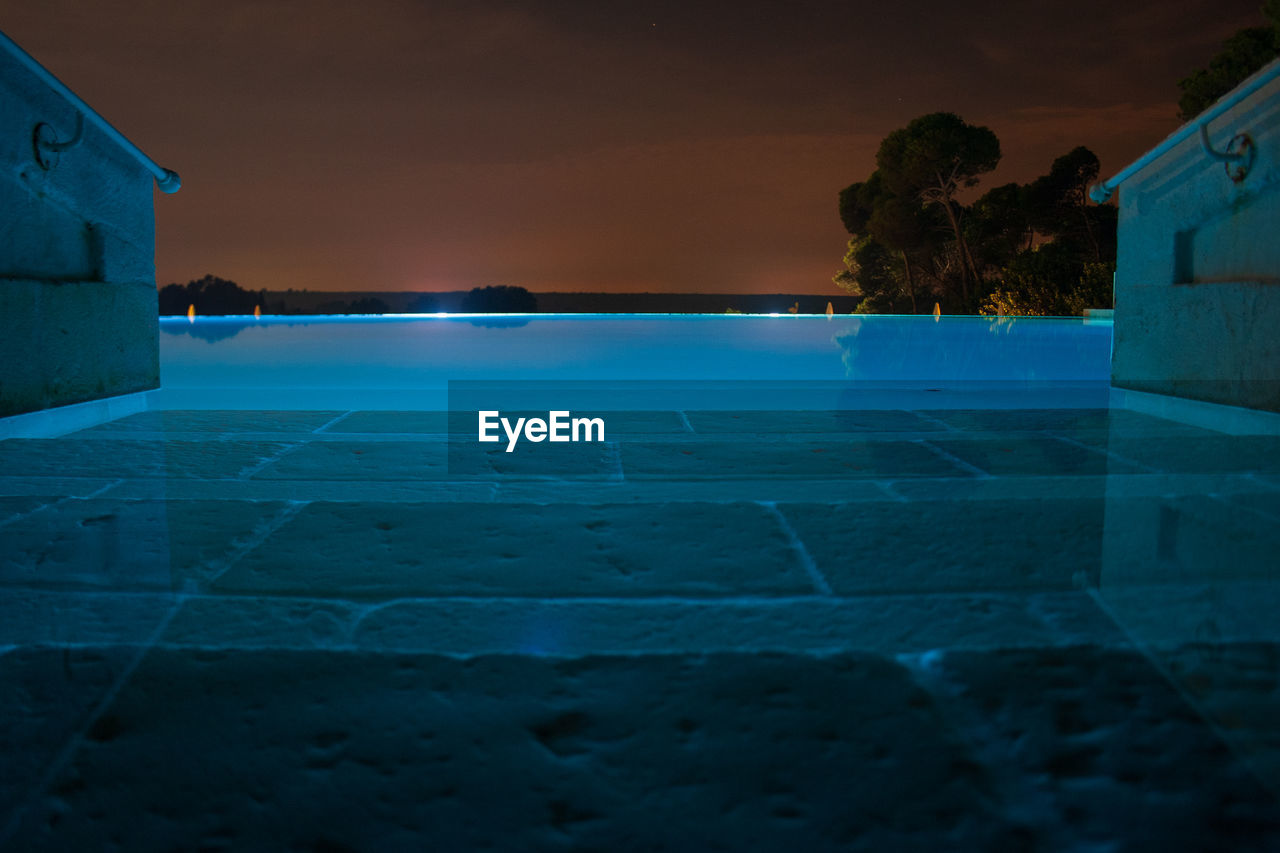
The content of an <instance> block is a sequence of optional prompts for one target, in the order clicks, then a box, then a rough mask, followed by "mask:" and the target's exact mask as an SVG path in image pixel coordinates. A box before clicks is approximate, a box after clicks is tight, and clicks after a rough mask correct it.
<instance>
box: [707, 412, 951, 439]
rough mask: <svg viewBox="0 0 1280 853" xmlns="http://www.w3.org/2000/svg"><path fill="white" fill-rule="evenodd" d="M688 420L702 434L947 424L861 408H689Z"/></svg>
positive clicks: (918, 428) (928, 428)
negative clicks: (806, 409)
mask: <svg viewBox="0 0 1280 853" xmlns="http://www.w3.org/2000/svg"><path fill="white" fill-rule="evenodd" d="M686 414H687V415H688V418H689V423H690V424H691V425H692V426H693V428H694V429H695V430H696V431H697V432H698V433H700V434H715V433H769V434H784V435H785V434H794V433H815V432H816V433H846V432H938V431H942V430H945V429H946V427H945V426H943V425H941V424H939V423H937V422H936V421H934V420H932V419H929V418H924V417H921V416H920V415H918V414H916V413H915V412H907V411H902V410H900V409H899V410H889V411H876V410H868V411H862V410H857V409H849V410H838V411H825V412H824V411H778V410H774V411H759V412H733V411H719V412H717V411H707V412H687V413H686Z"/></svg>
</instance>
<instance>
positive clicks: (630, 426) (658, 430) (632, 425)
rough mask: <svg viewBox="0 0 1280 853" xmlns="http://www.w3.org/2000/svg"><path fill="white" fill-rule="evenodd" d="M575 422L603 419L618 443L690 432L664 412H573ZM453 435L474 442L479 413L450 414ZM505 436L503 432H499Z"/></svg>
mask: <svg viewBox="0 0 1280 853" xmlns="http://www.w3.org/2000/svg"><path fill="white" fill-rule="evenodd" d="M500 415H501V417H504V418H506V419H507V420H508V421H509V422H510V423H512V424H515V423H516V422H517V419H518V418H541V419H542V420H546V419H547V410H546V409H542V410H540V411H532V410H525V409H513V410H511V411H508V410H506V409H503V410H502V411H501V413H500ZM569 417H570V419H573V418H600V419H601V420H603V421H604V425H605V439H606V440H610V439H617V438H619V437H621V436H625V435H684V434H688V433H689V431H688V429H687V428H686V427H685V425H684V421H683V420H681V418H680V413H679V412H674V411H666V410H662V409H633V410H626V409H619V410H614V409H604V410H595V409H580V410H579V409H574V410H572V411H571V412H570V415H569ZM449 425H450V432H451V433H452V434H453V435H455V436H463V437H466V438H469V439H472V440H474V439H475V436H476V434H477V433H478V432H479V417H478V413H477V412H475V411H470V410H463V411H457V412H450V413H449ZM496 431H497V434H499V435H501V434H502V428H501V427H498V428H497V430H496Z"/></svg>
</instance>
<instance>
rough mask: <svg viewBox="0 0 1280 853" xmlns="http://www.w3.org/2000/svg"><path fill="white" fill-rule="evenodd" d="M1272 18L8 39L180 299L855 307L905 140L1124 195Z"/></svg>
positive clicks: (809, 11)
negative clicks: (923, 140) (942, 135)
mask: <svg viewBox="0 0 1280 853" xmlns="http://www.w3.org/2000/svg"><path fill="white" fill-rule="evenodd" d="M1258 5H1259V2H1258V0H1191V1H1190V2H1168V1H1167V0H1166V2H1126V0H1071V2H1057V0H1053V2H1027V3H1017V4H1015V3H1009V2H1007V0H998V2H997V0H989V2H968V3H955V2H947V3H921V2H884V0H878V2H860V0H843V2H820V3H809V2H803V0H800V1H799V2H797V0H792V2H767V3H766V2H754V0H745V2H744V0H738V2H734V3H714V4H713V3H697V2H690V0H671V2H668V1H667V0H663V1H662V2H634V3H630V4H616V3H609V2H603V0H596V2H547V1H546V0H537V2H534V0H527V2H519V0H515V2H488V0H469V2H457V3H442V2H412V0H367V2H360V3H357V2H352V0H296V2H277V0H270V2H268V1H267V0H259V2H243V0H183V2H180V3H176V2H173V0H156V2H111V3H92V4H86V3H83V2H81V0H41V2H38V3H37V2H19V0H3V3H0V9H2V10H3V11H2V14H0V28H3V29H4V30H5V31H6V32H7V33H8V34H9V35H10V36H11V37H12V38H13V39H14V40H15V41H17V42H18V43H19V44H20V45H22V46H23V47H24V48H25V49H26V50H27V51H28V52H29V53H31V54H32V55H33V56H34V57H35V58H36V59H37V60H39V61H40V62H42V63H43V64H44V65H45V66H46V67H48V68H49V69H50V70H51V71H53V73H54V74H56V75H58V76H59V77H60V78H61V79H62V80H63V81H64V82H66V83H67V84H68V85H69V86H71V88H72V89H74V90H75V91H76V92H77V93H78V94H80V95H81V96H82V97H83V98H84V99H85V100H87V101H88V102H89V103H90V104H91V105H92V106H94V107H95V108H96V109H97V110H98V111H99V112H101V113H102V114H103V115H104V116H105V117H106V118H107V119H108V120H109V121H111V122H112V123H114V124H115V125H116V126H117V127H118V128H120V130H122V131H123V132H124V133H125V135H126V136H128V137H129V138H130V139H132V140H133V141H134V142H135V143H137V144H138V145H139V146H140V147H141V148H142V149H143V150H144V151H146V152H147V153H148V154H150V155H151V156H152V158H153V159H155V160H156V161H157V162H158V163H160V164H161V165H163V166H167V167H169V168H173V169H175V170H177V171H178V172H180V173H181V175H182V179H183V189H182V191H181V192H179V193H178V194H177V195H174V196H163V195H160V194H159V193H157V196H156V225H157V235H156V277H157V281H158V282H159V283H160V284H162V285H163V284H165V283H168V282H170V281H186V280H188V279H191V278H198V277H200V276H202V275H204V274H205V273H213V274H215V275H219V276H222V277H224V278H230V279H233V280H235V281H238V282H239V283H240V284H241V285H243V286H245V287H247V288H251V289H255V290H256V289H260V288H267V289H272V290H277V289H285V288H289V287H294V288H304V287H306V288H310V289H312V290H453V289H465V288H470V287H474V286H478V285H489V284H513V285H521V286H524V287H527V288H529V289H530V290H535V291H538V290H614V291H637V290H650V291H702V292H713V291H716V292H744V293H745V292H771V291H792V292H803V293H827V292H831V293H836V292H838V291H837V290H836V289H835V286H834V285H833V284H832V283H831V276H832V275H833V274H834V273H835V272H836V271H837V270H838V269H840V268H841V266H842V265H841V263H840V259H841V256H842V255H843V253H844V245H845V240H846V235H845V234H844V230H843V228H842V227H841V225H840V221H839V217H838V215H837V212H836V195H837V193H838V192H839V190H840V189H841V188H843V187H844V186H846V185H848V184H849V183H852V182H853V181H857V180H862V179H864V178H865V177H866V176H867V175H868V174H869V173H870V172H871V170H872V169H873V168H874V156H875V150H876V148H877V146H878V144H879V142H880V140H881V139H882V138H883V137H884V136H885V134H887V133H888V132H890V131H892V130H894V129H896V128H898V127H901V126H902V125H904V124H906V123H907V122H908V121H910V120H911V119H912V118H914V117H916V116H918V115H922V114H924V113H929V112H934V111H938V110H947V111H951V112H956V113H958V114H960V115H961V116H962V117H964V118H965V119H966V120H967V121H969V122H972V123H978V124H985V125H987V126H989V127H990V128H991V129H992V130H994V131H995V132H996V134H997V135H998V136H999V137H1000V141H1001V145H1002V148H1003V150H1004V159H1003V161H1002V162H1001V165H1000V168H999V169H998V170H997V172H995V173H994V174H993V175H990V176H988V177H987V178H986V179H985V180H984V182H983V185H982V186H983V187H991V186H995V185H997V184H999V183H1004V182H1007V181H1025V180H1029V179H1031V178H1034V177H1035V176H1037V175H1039V174H1041V173H1043V172H1045V171H1047V170H1048V167H1049V164H1050V162H1051V161H1052V160H1053V158H1054V157H1056V156H1058V155H1060V154H1063V153H1065V152H1066V151H1068V150H1070V149H1071V148H1072V147H1074V146H1076V145H1087V146H1089V147H1090V148H1092V149H1093V150H1094V151H1095V152H1096V153H1097V154H1098V156H1099V157H1100V158H1101V160H1102V164H1103V171H1104V172H1105V173H1106V174H1107V176H1109V175H1110V174H1111V173H1113V172H1115V171H1118V170H1119V169H1120V168H1122V167H1123V166H1125V165H1127V163H1128V162H1129V161H1130V160H1132V159H1134V158H1136V157H1137V156H1138V155H1140V154H1141V153H1142V152H1143V151H1145V150H1146V149H1147V148H1149V147H1151V146H1153V145H1154V144H1155V143H1157V142H1159V140H1160V139H1162V138H1163V137H1164V136H1165V135H1167V134H1168V133H1169V132H1170V131H1172V130H1173V129H1175V128H1176V127H1177V125H1178V121H1177V119H1176V118H1175V115H1176V112H1177V108H1176V101H1177V97H1178V89H1177V80H1178V79H1179V78H1181V77H1183V76H1185V75H1186V74H1187V73H1188V72H1190V71H1191V70H1192V69H1193V68H1195V67H1198V66H1201V65H1203V64H1204V63H1206V62H1207V61H1208V59H1209V58H1210V57H1211V56H1212V54H1213V53H1214V52H1215V51H1216V49H1217V47H1218V46H1219V45H1220V44H1221V42H1222V41H1223V40H1224V39H1225V38H1227V37H1228V36H1229V35H1230V34H1231V33H1232V32H1234V31H1235V30H1237V29H1239V28H1241V27H1244V26H1251V25H1258V24H1261V23H1262V16H1261V14H1260V13H1259V11H1258Z"/></svg>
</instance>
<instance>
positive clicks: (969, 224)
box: [834, 113, 1116, 315]
mask: <svg viewBox="0 0 1280 853" xmlns="http://www.w3.org/2000/svg"><path fill="white" fill-rule="evenodd" d="M1000 156H1001V151H1000V141H999V139H998V138H997V137H996V135H995V133H993V132H992V131H991V129H990V128H986V127H981V126H976V125H971V124H968V123H967V122H965V121H964V120H963V119H961V118H960V117H959V116H957V115H954V114H953V113H932V114H930V115H925V116H921V117H920V118H917V119H915V120H914V121H912V122H911V123H909V124H908V125H907V126H906V127H904V128H901V129H899V130H895V131H894V132H893V133H891V134H889V135H888V136H887V137H885V139H884V141H882V142H881V144H880V148H879V150H878V151H877V153H876V169H875V171H874V172H872V173H871V175H870V176H869V177H868V178H867V179H866V180H864V181H861V182H858V183H855V184H852V185H850V186H848V187H846V188H845V189H844V190H842V191H841V192H840V207H839V210H840V218H841V221H842V222H843V223H844V226H845V229H846V230H847V231H848V232H849V235H850V236H851V237H852V238H853V239H851V240H849V242H848V251H847V252H846V254H845V257H844V264H845V268H844V269H843V270H841V271H840V272H839V273H837V274H836V276H835V279H834V281H835V283H836V284H838V285H839V286H840V287H842V288H844V289H845V290H847V291H849V292H850V293H853V294H855V295H856V296H858V297H859V298H860V300H861V301H860V302H859V305H858V309H857V310H858V311H859V312H860V313H923V312H928V311H931V310H933V307H934V304H935V303H938V304H940V305H941V306H942V308H943V309H944V310H945V311H947V313H975V312H980V313H987V314H999V313H1007V314H1039V315H1065V314H1079V313H1081V312H1082V311H1083V310H1084V308H1086V307H1095V308H1096V307H1109V306H1110V304H1111V274H1112V272H1113V271H1114V269H1115V252H1116V210H1115V208H1114V207H1111V206H1098V205H1093V204H1090V202H1089V197H1088V189H1089V185H1090V184H1091V183H1093V182H1094V181H1096V180H1097V178H1098V171H1099V163H1098V158H1097V157H1096V156H1095V155H1094V153H1093V152H1092V151H1090V150H1089V149H1088V148H1085V147H1083V146H1080V147H1077V148H1075V149H1073V150H1071V151H1070V152H1068V153H1066V154H1064V155H1063V156H1061V157H1059V158H1058V159H1056V160H1055V161H1054V162H1053V164H1052V166H1051V167H1050V169H1049V172H1048V173H1047V174H1045V175H1043V176H1042V177H1040V178H1037V179H1036V180H1034V181H1032V182H1031V183H1029V184H1025V185H1019V184H1016V183H1010V184H1004V185H1003V186H998V187H995V188H993V189H990V190H988V191H987V192H986V193H985V194H983V195H982V196H980V197H979V198H978V199H977V200H976V201H974V202H973V203H972V204H969V205H966V204H963V203H962V202H961V201H960V199H959V196H960V195H961V194H962V193H963V192H964V191H965V190H967V189H970V188H972V187H974V186H976V185H977V184H978V182H979V180H980V177H981V176H982V175H984V174H986V173H988V172H990V171H992V170H993V169H995V167H996V165H997V164H998V163H999V162H1000Z"/></svg>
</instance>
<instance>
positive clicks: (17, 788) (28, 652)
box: [0, 647, 134, 849]
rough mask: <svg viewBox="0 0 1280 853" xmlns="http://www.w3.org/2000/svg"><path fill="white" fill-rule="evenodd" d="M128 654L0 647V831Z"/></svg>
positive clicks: (127, 651) (36, 785)
mask: <svg viewBox="0 0 1280 853" xmlns="http://www.w3.org/2000/svg"><path fill="white" fill-rule="evenodd" d="M133 654H134V652H133V650H131V649H128V648H101V649H81V648H49V647H44V648H19V649H7V650H4V651H3V652H0V756H4V772H2V773H0V830H2V829H3V828H4V826H5V824H6V823H7V822H8V819H9V816H10V814H12V813H13V812H14V811H15V810H16V809H18V808H19V807H20V806H22V805H23V804H25V803H26V802H27V800H28V798H30V797H31V796H32V795H33V794H35V793H36V792H37V790H38V788H39V787H40V784H41V782H42V781H43V777H44V775H45V773H46V768H47V767H48V766H49V765H50V764H51V763H52V762H53V761H54V759H55V758H56V757H57V756H58V754H59V753H60V752H61V751H62V749H63V746H64V744H66V743H67V741H69V740H70V739H71V738H72V737H73V736H75V735H76V734H77V733H78V732H79V731H80V730H81V729H82V728H83V727H84V726H85V725H87V724H88V722H89V720H90V713H91V712H92V711H93V709H94V707H95V706H96V705H97V704H98V703H99V702H101V701H102V699H103V697H104V696H105V695H106V693H107V690H108V689H109V688H110V687H111V685H112V684H113V683H114V682H115V681H116V679H117V678H119V677H120V675H121V674H123V672H124V669H125V666H126V665H127V664H128V661H129V658H131V657H132V656H133ZM93 846H94V847H97V845H93ZM12 849H18V848H12Z"/></svg>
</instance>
